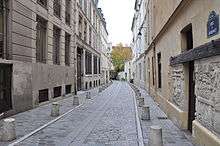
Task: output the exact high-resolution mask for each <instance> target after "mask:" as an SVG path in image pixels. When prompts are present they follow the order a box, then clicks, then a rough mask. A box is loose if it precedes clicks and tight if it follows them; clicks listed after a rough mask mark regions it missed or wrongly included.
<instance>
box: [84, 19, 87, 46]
mask: <svg viewBox="0 0 220 146" xmlns="http://www.w3.org/2000/svg"><path fill="white" fill-rule="evenodd" d="M84 41H85V42H87V23H86V21H85V22H84Z"/></svg>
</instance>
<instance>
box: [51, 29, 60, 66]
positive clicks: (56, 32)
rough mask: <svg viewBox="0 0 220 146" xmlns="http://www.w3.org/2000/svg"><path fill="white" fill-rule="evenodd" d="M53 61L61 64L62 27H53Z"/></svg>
mask: <svg viewBox="0 0 220 146" xmlns="http://www.w3.org/2000/svg"><path fill="white" fill-rule="evenodd" d="M53 63H54V64H57V65H60V29H59V28H58V27H56V26H54V27H53Z"/></svg>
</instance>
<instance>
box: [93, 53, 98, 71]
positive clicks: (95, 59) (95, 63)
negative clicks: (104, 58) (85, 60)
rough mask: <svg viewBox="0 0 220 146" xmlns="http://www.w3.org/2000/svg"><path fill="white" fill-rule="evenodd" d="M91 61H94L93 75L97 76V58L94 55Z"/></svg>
mask: <svg viewBox="0 0 220 146" xmlns="http://www.w3.org/2000/svg"><path fill="white" fill-rule="evenodd" d="M93 60H94V61H93V62H94V74H97V71H98V70H97V69H98V68H97V56H95V55H94V58H93Z"/></svg>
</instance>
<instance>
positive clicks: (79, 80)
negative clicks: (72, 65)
mask: <svg viewBox="0 0 220 146" xmlns="http://www.w3.org/2000/svg"><path fill="white" fill-rule="evenodd" d="M81 50H82V49H80V48H77V91H80V90H82V51H81Z"/></svg>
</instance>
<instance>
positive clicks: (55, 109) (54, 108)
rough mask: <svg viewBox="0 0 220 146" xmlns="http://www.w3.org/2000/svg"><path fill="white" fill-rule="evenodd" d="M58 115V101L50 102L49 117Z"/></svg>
mask: <svg viewBox="0 0 220 146" xmlns="http://www.w3.org/2000/svg"><path fill="white" fill-rule="evenodd" d="M59 115H60V104H59V103H58V102H53V103H52V108H51V117H58V116H59Z"/></svg>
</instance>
